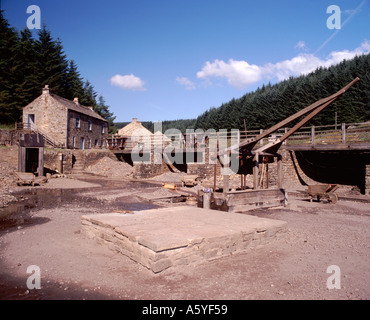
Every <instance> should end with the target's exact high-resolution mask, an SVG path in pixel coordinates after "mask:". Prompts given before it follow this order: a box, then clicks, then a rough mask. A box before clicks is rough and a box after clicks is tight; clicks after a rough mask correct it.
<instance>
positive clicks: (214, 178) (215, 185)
mask: <svg viewBox="0 0 370 320" xmlns="http://www.w3.org/2000/svg"><path fill="white" fill-rule="evenodd" d="M216 187H217V158H216V162H215V164H214V168H213V191H214V192H216Z"/></svg>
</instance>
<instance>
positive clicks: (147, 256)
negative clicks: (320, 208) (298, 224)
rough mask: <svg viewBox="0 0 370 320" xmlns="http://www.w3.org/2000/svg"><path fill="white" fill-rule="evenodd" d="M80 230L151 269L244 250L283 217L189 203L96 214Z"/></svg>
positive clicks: (277, 229) (272, 233)
mask: <svg viewBox="0 0 370 320" xmlns="http://www.w3.org/2000/svg"><path fill="white" fill-rule="evenodd" d="M81 222H82V229H81V231H82V232H83V233H84V234H85V235H87V236H88V237H89V238H94V239H96V240H97V241H98V242H99V243H102V244H106V245H108V247H109V248H110V249H112V250H115V251H117V252H121V253H122V254H124V255H125V256H127V257H129V258H131V259H132V260H134V261H136V262H138V263H140V264H142V265H143V266H145V267H147V268H148V269H150V270H152V271H153V272H154V273H158V272H161V271H163V270H165V269H167V268H169V267H171V266H175V265H188V264H195V263H199V262H204V261H207V260H210V259H215V258H218V257H223V256H227V255H229V254H231V253H238V252H244V251H246V250H248V249H249V248H252V247H256V246H258V245H263V244H266V243H268V242H271V241H273V240H274V238H275V237H276V236H277V235H278V234H279V233H281V232H284V231H285V230H286V225H287V223H286V222H284V221H279V220H272V219H266V218H259V217H256V216H250V215H246V214H239V213H230V212H222V211H216V210H208V209H202V208H197V207H192V206H179V207H173V208H160V209H151V210H144V211H137V212H135V213H134V214H129V213H127V214H120V213H112V214H94V215H85V216H82V217H81Z"/></svg>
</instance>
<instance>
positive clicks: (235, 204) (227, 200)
mask: <svg viewBox="0 0 370 320" xmlns="http://www.w3.org/2000/svg"><path fill="white" fill-rule="evenodd" d="M208 194H209V193H208ZM204 195H205V193H204V192H203V191H202V190H199V192H198V207H202V208H204V207H207V204H205V203H204V201H207V199H208V197H205V196H204ZM205 199H206V200H205ZM286 202H287V198H286V193H285V190H284V189H278V188H276V189H261V190H253V189H248V190H238V191H230V192H227V193H226V194H224V193H221V192H212V193H211V197H210V204H209V207H210V208H211V209H216V210H220V211H228V212H244V211H248V210H251V209H256V208H270V207H280V206H285V205H286Z"/></svg>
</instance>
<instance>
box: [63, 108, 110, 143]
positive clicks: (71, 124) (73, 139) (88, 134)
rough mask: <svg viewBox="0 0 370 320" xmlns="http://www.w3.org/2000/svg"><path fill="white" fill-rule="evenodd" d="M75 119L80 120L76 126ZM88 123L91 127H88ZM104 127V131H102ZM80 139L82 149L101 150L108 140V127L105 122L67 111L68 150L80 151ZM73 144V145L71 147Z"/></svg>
mask: <svg viewBox="0 0 370 320" xmlns="http://www.w3.org/2000/svg"><path fill="white" fill-rule="evenodd" d="M77 117H78V118H79V119H80V121H79V127H77V126H76V119H77ZM89 121H91V125H90V126H89ZM102 127H104V130H102ZM81 138H83V139H84V148H83V149H92V148H95V149H97V148H103V147H105V141H106V139H107V138H108V127H107V123H106V122H105V121H101V120H99V119H96V118H92V117H89V116H87V115H84V114H81V113H77V112H75V111H72V110H69V112H68V138H67V140H68V148H70V149H80V146H81ZM73 144H74V145H73Z"/></svg>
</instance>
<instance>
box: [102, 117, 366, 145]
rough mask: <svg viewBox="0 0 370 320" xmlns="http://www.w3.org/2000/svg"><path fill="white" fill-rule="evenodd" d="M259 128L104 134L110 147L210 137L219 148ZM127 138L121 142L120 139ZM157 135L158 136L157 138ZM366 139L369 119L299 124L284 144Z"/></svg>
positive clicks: (199, 140) (203, 141)
mask: <svg viewBox="0 0 370 320" xmlns="http://www.w3.org/2000/svg"><path fill="white" fill-rule="evenodd" d="M289 130H290V128H288V127H287V128H283V129H280V130H277V131H275V132H274V133H273V134H270V135H269V136H267V137H265V138H264V139H261V140H260V141H259V142H258V144H257V146H258V147H260V146H263V145H266V144H267V143H269V142H272V141H275V140H276V139H279V138H280V137H282V136H283V135H284V134H285V133H286V132H288V131H289ZM262 132H263V130H262V129H260V130H247V131H239V130H234V131H231V130H228V131H226V130H221V131H219V132H215V131H212V132H208V134H207V133H195V132H194V133H186V134H176V135H174V134H173V135H168V136H166V135H162V138H161V137H158V136H156V135H152V136H151V137H150V136H149V137H129V138H127V137H126V138H123V137H117V136H111V137H109V138H108V143H109V147H110V148H113V149H114V148H119V149H132V148H137V147H139V148H150V147H151V148H154V147H156V146H158V144H160V143H162V145H163V148H165V147H168V146H172V147H177V148H181V147H182V148H199V147H204V146H209V143H210V140H212V139H213V140H212V141H213V143H215V141H217V142H216V143H217V145H218V147H219V149H223V148H226V147H230V146H231V145H237V144H239V143H240V142H241V141H243V140H245V139H253V138H255V137H256V136H258V135H259V134H260V133H262ZM125 139H127V140H126V141H125V142H124V140H125ZM158 139H159V140H158ZM366 143H370V122H364V123H342V124H334V125H324V126H311V127H302V128H301V129H300V130H298V131H297V132H295V133H294V134H292V135H291V136H290V137H289V138H288V139H287V140H286V141H284V145H285V146H308V145H337V144H366Z"/></svg>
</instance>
